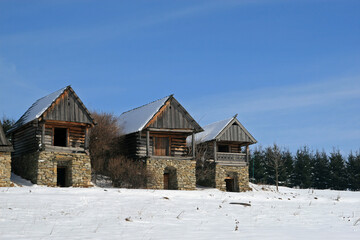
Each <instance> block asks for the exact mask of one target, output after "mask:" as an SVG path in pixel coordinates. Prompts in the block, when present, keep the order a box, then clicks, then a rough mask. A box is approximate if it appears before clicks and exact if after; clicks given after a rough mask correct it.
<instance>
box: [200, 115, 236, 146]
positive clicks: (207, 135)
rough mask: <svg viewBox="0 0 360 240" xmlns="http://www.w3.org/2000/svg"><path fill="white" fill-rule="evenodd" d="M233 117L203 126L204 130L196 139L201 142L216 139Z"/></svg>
mask: <svg viewBox="0 0 360 240" xmlns="http://www.w3.org/2000/svg"><path fill="white" fill-rule="evenodd" d="M233 119H234V118H228V119H225V120H221V121H218V122H214V123H211V124H209V125H206V126H205V127H203V129H204V131H203V132H200V133H197V134H196V135H195V141H196V142H199V143H200V142H207V141H211V140H214V139H215V138H216V137H217V136H218V135H219V134H220V132H221V131H222V130H223V129H224V128H225V127H226V126H227V125H228V124H229V123H230V122H231V121H232V120H233Z"/></svg>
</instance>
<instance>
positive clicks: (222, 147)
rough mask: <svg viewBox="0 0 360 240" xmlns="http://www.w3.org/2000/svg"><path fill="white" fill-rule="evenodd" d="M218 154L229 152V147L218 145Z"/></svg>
mask: <svg viewBox="0 0 360 240" xmlns="http://www.w3.org/2000/svg"><path fill="white" fill-rule="evenodd" d="M218 152H229V146H228V145H219V147H218Z"/></svg>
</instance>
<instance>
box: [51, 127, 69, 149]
mask: <svg viewBox="0 0 360 240" xmlns="http://www.w3.org/2000/svg"><path fill="white" fill-rule="evenodd" d="M54 146H59V147H66V146H67V128H55V129H54Z"/></svg>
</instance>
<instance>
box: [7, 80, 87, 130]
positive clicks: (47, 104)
mask: <svg viewBox="0 0 360 240" xmlns="http://www.w3.org/2000/svg"><path fill="white" fill-rule="evenodd" d="M66 90H69V91H71V92H72V93H73V94H74V95H75V96H76V97H77V95H76V93H75V92H74V90H73V89H72V88H71V86H67V87H64V88H61V89H59V90H57V91H55V92H53V93H50V94H49V95H47V96H45V97H42V98H40V99H38V100H37V101H36V102H35V103H34V104H33V105H31V107H30V108H29V109H28V110H27V111H26V112H25V113H24V114H23V115H22V116H21V117H20V119H19V120H18V121H17V122H16V123H15V124H14V126H13V127H12V128H11V129H10V130H9V133H10V132H13V131H15V130H16V129H18V128H20V127H21V126H24V125H25V124H27V123H29V122H31V121H33V120H35V119H38V118H40V117H41V116H42V115H43V114H44V113H45V112H46V111H47V110H48V109H50V108H51V106H52V105H54V104H55V102H56V100H57V99H58V98H59V97H60V96H61V95H62V94H64V92H65V91H66ZM77 100H78V101H79V103H80V104H81V105H82V107H83V108H84V109H85V111H86V113H87V114H88V115H89V117H90V118H91V115H90V113H89V111H88V110H87V109H86V107H85V106H84V104H83V103H82V102H81V100H80V99H79V98H78V97H77ZM91 120H92V122H94V120H93V119H92V118H91Z"/></svg>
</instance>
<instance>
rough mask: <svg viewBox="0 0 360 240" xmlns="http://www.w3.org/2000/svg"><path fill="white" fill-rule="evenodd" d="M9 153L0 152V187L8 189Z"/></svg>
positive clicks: (9, 174)
mask: <svg viewBox="0 0 360 240" xmlns="http://www.w3.org/2000/svg"><path fill="white" fill-rule="evenodd" d="M10 177H11V153H10V152H0V187H10V184H11V182H10Z"/></svg>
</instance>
